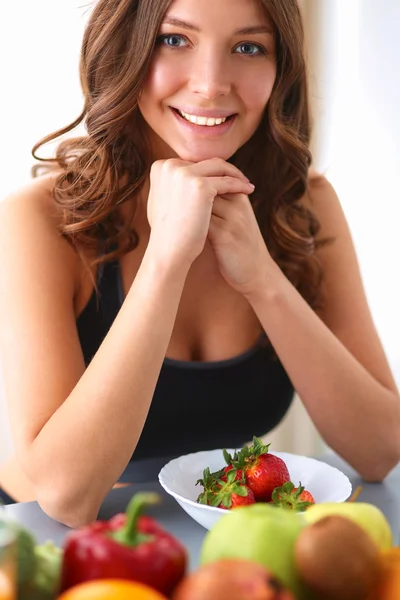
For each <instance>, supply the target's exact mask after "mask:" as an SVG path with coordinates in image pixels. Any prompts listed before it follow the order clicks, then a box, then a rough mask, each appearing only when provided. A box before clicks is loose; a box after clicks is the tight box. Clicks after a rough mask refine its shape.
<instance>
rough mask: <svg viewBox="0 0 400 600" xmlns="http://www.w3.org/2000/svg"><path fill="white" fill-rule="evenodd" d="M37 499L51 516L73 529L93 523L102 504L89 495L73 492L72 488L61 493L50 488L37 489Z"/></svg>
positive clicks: (44, 510)
mask: <svg viewBox="0 0 400 600" xmlns="http://www.w3.org/2000/svg"><path fill="white" fill-rule="evenodd" d="M37 501H38V504H39V506H40V508H41V509H42V510H43V512H44V513H46V514H47V515H48V516H49V517H50V518H52V519H54V520H55V521H57V522H58V523H61V524H62V525H66V526H67V527H71V528H73V529H78V528H79V527H83V526H85V525H88V524H89V523H93V522H94V521H95V520H96V519H97V515H98V512H99V509H100V504H101V503H98V504H95V503H94V502H93V499H89V497H88V496H87V495H83V494H73V493H71V490H69V491H68V492H67V493H62V492H61V493H60V492H54V490H49V489H48V488H47V489H39V490H37Z"/></svg>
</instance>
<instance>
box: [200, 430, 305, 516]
mask: <svg viewBox="0 0 400 600" xmlns="http://www.w3.org/2000/svg"><path fill="white" fill-rule="evenodd" d="M269 446H270V444H267V445H265V444H263V442H262V440H261V439H260V438H257V437H255V436H254V437H253V444H252V445H251V446H244V447H243V448H242V449H241V450H239V452H237V451H235V452H234V455H233V456H231V455H230V454H229V452H227V450H224V451H223V455H224V458H225V462H226V466H225V467H223V468H221V469H220V470H219V471H215V472H214V473H211V471H210V468H209V467H206V468H205V469H204V471H203V477H202V478H201V479H199V480H198V481H197V482H196V485H202V486H203V492H201V493H200V494H199V496H198V498H197V502H198V503H199V504H207V505H209V506H215V507H217V508H223V509H227V510H230V509H233V508H237V507H238V506H247V505H249V504H255V503H256V502H270V503H272V504H274V505H276V506H279V507H281V508H287V509H290V510H294V511H297V512H300V511H304V510H306V509H307V508H308V507H309V506H311V505H312V504H315V501H314V498H313V496H312V494H311V493H310V492H309V491H308V490H306V489H305V488H304V486H302V485H301V483H299V485H298V486H297V487H296V486H295V484H294V483H293V482H292V481H291V480H290V473H289V470H288V468H287V465H286V463H285V461H284V460H283V459H282V458H280V457H278V456H275V455H274V454H270V453H269Z"/></svg>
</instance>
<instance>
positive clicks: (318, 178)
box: [302, 169, 349, 239]
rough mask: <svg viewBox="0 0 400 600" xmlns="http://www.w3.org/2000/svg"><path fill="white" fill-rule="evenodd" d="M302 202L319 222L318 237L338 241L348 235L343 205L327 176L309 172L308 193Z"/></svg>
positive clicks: (314, 171)
mask: <svg viewBox="0 0 400 600" xmlns="http://www.w3.org/2000/svg"><path fill="white" fill-rule="evenodd" d="M302 202H303V204H304V205H305V206H306V207H307V208H309V209H310V210H311V211H312V213H313V214H314V215H315V216H316V218H317V219H318V221H319V224H320V231H319V234H318V237H321V238H326V237H329V238H334V239H336V238H337V237H338V236H339V237H341V235H342V234H343V233H345V234H346V235H348V233H349V229H348V225H347V221H346V218H345V215H344V212H343V209H342V205H341V203H340V200H339V198H338V195H337V193H336V190H335V188H334V187H333V185H332V183H331V182H330V181H329V180H328V179H327V178H326V177H325V175H323V174H321V173H319V172H318V171H316V170H314V169H310V170H309V174H308V187H307V193H306V194H305V196H304V198H303V200H302Z"/></svg>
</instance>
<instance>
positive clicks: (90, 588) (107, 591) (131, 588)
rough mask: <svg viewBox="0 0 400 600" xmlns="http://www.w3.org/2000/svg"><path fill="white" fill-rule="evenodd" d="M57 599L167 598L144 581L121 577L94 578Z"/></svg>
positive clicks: (148, 599)
mask: <svg viewBox="0 0 400 600" xmlns="http://www.w3.org/2000/svg"><path fill="white" fill-rule="evenodd" d="M57 600H167V598H166V596H163V595H162V594H160V592H157V590H154V589H153V588H151V587H149V586H148V585H145V584H144V583H138V582H136V581H125V580H123V579H95V580H93V581H86V582H85V583H80V584H79V585H75V586H74V587H72V588H69V590H67V591H66V592H64V593H63V594H61V596H59V597H58V599H57Z"/></svg>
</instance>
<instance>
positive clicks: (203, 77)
mask: <svg viewBox="0 0 400 600" xmlns="http://www.w3.org/2000/svg"><path fill="white" fill-rule="evenodd" d="M231 88H232V81H231V75H230V69H229V66H228V65H227V64H226V62H225V61H224V60H223V58H218V57H216V56H215V53H214V55H213V56H205V55H204V54H202V55H201V56H200V55H199V56H198V58H197V60H196V61H195V62H194V64H192V65H191V73H190V81H189V89H190V91H191V92H193V93H194V94H198V95H200V96H203V97H204V98H206V99H207V100H214V99H215V98H218V97H219V96H228V95H229V93H230V91H231Z"/></svg>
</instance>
